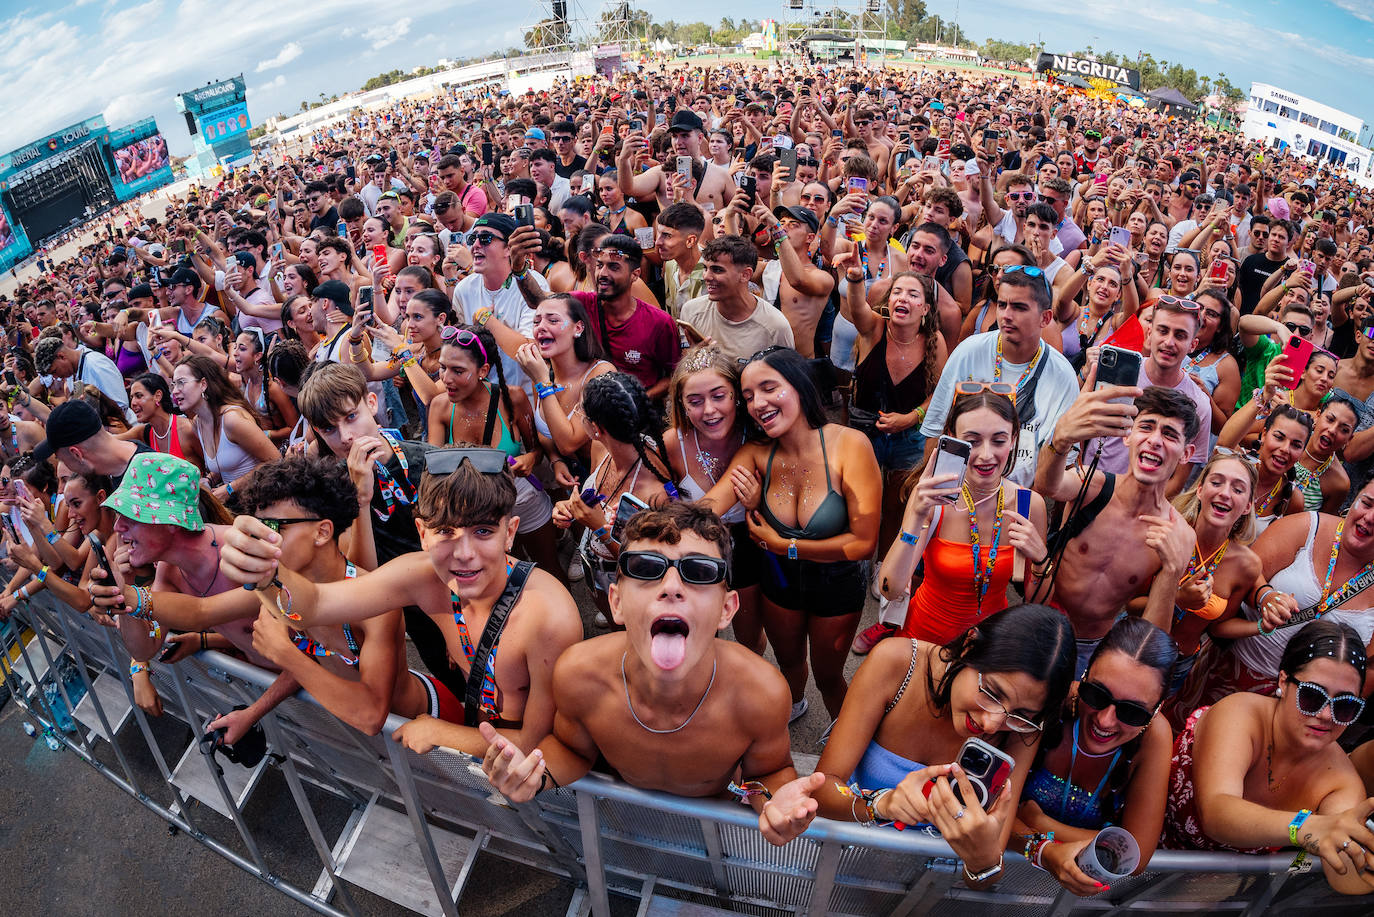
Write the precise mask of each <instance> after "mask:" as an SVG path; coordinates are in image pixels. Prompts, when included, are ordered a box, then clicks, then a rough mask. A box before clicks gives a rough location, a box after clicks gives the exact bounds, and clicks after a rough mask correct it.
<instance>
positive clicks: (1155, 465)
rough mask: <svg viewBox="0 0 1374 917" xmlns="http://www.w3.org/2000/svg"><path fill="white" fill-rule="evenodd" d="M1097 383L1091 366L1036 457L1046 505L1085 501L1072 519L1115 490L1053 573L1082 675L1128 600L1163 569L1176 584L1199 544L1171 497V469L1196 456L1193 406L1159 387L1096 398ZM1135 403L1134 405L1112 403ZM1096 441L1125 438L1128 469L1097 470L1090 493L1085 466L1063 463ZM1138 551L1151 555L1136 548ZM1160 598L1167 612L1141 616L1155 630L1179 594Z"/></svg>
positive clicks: (1108, 391)
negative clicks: (1120, 400) (1120, 471)
mask: <svg viewBox="0 0 1374 917" xmlns="http://www.w3.org/2000/svg"><path fill="white" fill-rule="evenodd" d="M1096 382H1097V365H1096V364H1093V366H1092V367H1091V368H1090V369H1089V371H1088V379H1087V382H1085V383H1084V386H1083V392H1082V394H1080V395H1079V396H1078V399H1077V400H1076V401H1074V403H1073V405H1072V406H1071V407H1070V408H1069V409H1068V410H1067V411H1065V412H1064V414H1063V416H1061V417H1060V418H1059V423H1058V424H1057V425H1056V426H1055V429H1054V434H1053V435H1052V436H1051V437H1050V440H1049V441H1048V442H1047V443H1045V445H1044V447H1043V448H1042V449H1041V450H1040V461H1039V466H1038V468H1037V471H1036V475H1035V489H1036V490H1037V491H1038V492H1039V493H1040V494H1041V495H1043V496H1044V497H1045V498H1046V499H1053V500H1057V501H1059V502H1061V503H1071V502H1072V501H1073V500H1074V498H1075V497H1076V496H1077V495H1078V494H1079V492H1080V490H1082V491H1083V498H1082V503H1081V504H1080V505H1079V506H1078V507H1076V508H1074V509H1073V511H1074V512H1076V513H1081V512H1083V511H1084V510H1085V509H1086V508H1088V507H1091V506H1092V505H1093V503H1094V501H1096V500H1097V499H1098V498H1099V496H1100V495H1102V493H1103V491H1104V489H1106V488H1111V489H1110V491H1109V493H1110V496H1109V498H1108V499H1107V501H1106V504H1105V505H1104V506H1102V507H1101V509H1100V511H1099V512H1098V513H1097V515H1096V517H1095V518H1093V519H1092V521H1091V522H1089V523H1088V524H1087V526H1086V527H1085V528H1083V530H1082V531H1080V532H1078V534H1077V535H1075V536H1074V537H1073V538H1072V539H1070V540H1069V543H1068V546H1067V547H1065V549H1064V551H1063V554H1062V556H1061V557H1060V559H1059V561H1058V564H1057V569H1055V570H1054V571H1053V579H1054V593H1053V596H1052V598H1051V600H1050V604H1051V605H1053V606H1055V607H1056V608H1059V609H1060V610H1061V611H1063V612H1064V613H1065V614H1067V615H1068V616H1069V621H1070V622H1071V623H1072V624H1073V632H1074V636H1075V637H1076V638H1077V640H1078V662H1077V668H1076V669H1075V674H1076V675H1081V674H1082V673H1083V671H1084V670H1085V669H1086V668H1087V665H1088V659H1089V658H1090V657H1091V656H1092V652H1093V650H1094V649H1096V648H1097V644H1098V643H1099V642H1101V640H1102V638H1103V637H1105V636H1106V635H1107V631H1109V630H1111V627H1112V624H1113V622H1115V621H1116V617H1117V615H1118V614H1119V613H1120V612H1121V611H1122V609H1123V608H1125V606H1126V602H1127V601H1128V600H1129V599H1131V598H1134V597H1136V596H1138V595H1143V594H1145V593H1147V592H1148V591H1149V590H1150V587H1151V584H1152V583H1153V581H1154V580H1155V579H1156V576H1155V574H1157V573H1161V569H1162V570H1163V575H1162V576H1161V577H1160V579H1161V582H1162V581H1163V580H1164V579H1167V576H1168V575H1169V573H1170V572H1171V571H1176V572H1173V577H1174V583H1177V580H1178V577H1179V576H1180V575H1181V574H1182V572H1183V570H1182V568H1183V567H1185V566H1186V565H1187V563H1188V560H1189V558H1191V557H1192V551H1193V548H1194V546H1195V545H1196V544H1197V535H1196V533H1195V532H1194V531H1193V528H1192V526H1190V525H1189V524H1188V522H1187V520H1185V519H1184V518H1183V516H1182V515H1180V514H1179V512H1178V510H1176V509H1174V508H1173V506H1171V505H1170V503H1169V498H1168V496H1167V490H1168V486H1169V479H1170V477H1172V476H1173V473H1174V471H1175V469H1177V468H1178V466H1179V464H1180V463H1182V462H1187V461H1188V460H1189V459H1190V458H1191V457H1192V451H1193V446H1192V440H1193V437H1195V436H1196V435H1197V431H1198V426H1199V421H1198V416H1197V411H1196V409H1195V408H1194V407H1193V402H1192V401H1191V400H1189V398H1188V396H1187V395H1185V394H1183V393H1182V392H1179V391H1176V390H1174V389H1168V388H1160V387H1158V386H1151V387H1150V388H1147V389H1140V388H1136V387H1133V386H1119V385H1112V386H1107V387H1105V388H1103V389H1102V390H1100V391H1093V387H1094V385H1095V384H1096ZM1132 396H1134V398H1135V400H1134V403H1124V404H1123V403H1115V402H1114V401H1113V400H1112V399H1117V398H1123V397H1124V398H1130V397H1132ZM1095 436H1104V437H1105V436H1124V437H1125V438H1126V447H1127V449H1128V450H1129V455H1130V459H1129V465H1128V467H1127V470H1126V473H1125V474H1122V475H1120V476H1119V477H1118V476H1116V475H1112V474H1108V473H1106V472H1101V471H1096V470H1094V471H1093V473H1092V476H1091V477H1090V478H1088V481H1087V486H1086V487H1084V484H1083V474H1084V472H1085V468H1076V469H1075V472H1074V473H1069V472H1068V471H1067V470H1066V469H1065V464H1064V463H1065V457H1066V456H1067V455H1068V454H1069V452H1071V451H1072V449H1073V447H1074V446H1075V445H1076V444H1079V443H1086V442H1087V441H1088V440H1090V439H1092V438H1093V437H1095ZM1085 461H1086V459H1085ZM1071 518H1072V517H1068V516H1066V517H1065V523H1066V524H1071ZM1140 545H1144V546H1148V547H1150V548H1151V549H1153V550H1152V551H1142V550H1138V549H1135V548H1137V546H1140ZM1180 558H1181V559H1180ZM1160 592H1161V593H1164V592H1167V595H1162V594H1161V596H1159V597H1158V598H1159V599H1162V600H1167V601H1168V603H1169V605H1170V609H1169V611H1168V612H1160V611H1159V610H1158V609H1157V608H1155V607H1154V604H1151V605H1148V606H1147V607H1146V610H1145V614H1144V617H1145V618H1146V619H1147V620H1150V621H1154V622H1155V623H1158V619H1160V618H1161V617H1162V616H1163V615H1171V614H1172V602H1173V598H1174V590H1164V589H1161V590H1160ZM1155 598H1156V597H1154V596H1152V600H1154V599H1155ZM1166 620H1167V619H1166ZM1161 626H1163V625H1161Z"/></svg>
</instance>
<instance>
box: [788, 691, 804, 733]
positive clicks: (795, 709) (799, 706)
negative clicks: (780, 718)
mask: <svg viewBox="0 0 1374 917" xmlns="http://www.w3.org/2000/svg"><path fill="white" fill-rule="evenodd" d="M808 706H809V705H808V704H807V703H806V698H804V697H803V698H802V699H801V700H799V701H797V702H796V703H795V704H793V705H792V715H791V716H789V717H788V718H787V725H789V726H790V725H792V724H793V723H795V722H796V721H797V720H799V719H801V718H802V717H804V716H806V708H807V707H808Z"/></svg>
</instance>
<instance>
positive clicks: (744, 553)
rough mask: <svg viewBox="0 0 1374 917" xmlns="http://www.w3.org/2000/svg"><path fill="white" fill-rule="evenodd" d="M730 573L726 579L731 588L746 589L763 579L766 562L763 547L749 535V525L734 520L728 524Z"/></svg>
mask: <svg viewBox="0 0 1374 917" xmlns="http://www.w3.org/2000/svg"><path fill="white" fill-rule="evenodd" d="M730 538H731V541H732V542H733V544H732V546H731V548H730V575H729V577H727V581H728V582H729V584H730V588H731V589H748V588H749V587H750V586H757V585H758V584H759V583H760V582H761V581H762V580H763V567H764V564H765V563H767V561H766V559H765V558H764V550H763V548H761V547H759V546H758V543H757V542H755V541H754V540H753V539H752V538H750V537H749V525H748V523H744V522H736V523H734V524H733V525H731V526H730Z"/></svg>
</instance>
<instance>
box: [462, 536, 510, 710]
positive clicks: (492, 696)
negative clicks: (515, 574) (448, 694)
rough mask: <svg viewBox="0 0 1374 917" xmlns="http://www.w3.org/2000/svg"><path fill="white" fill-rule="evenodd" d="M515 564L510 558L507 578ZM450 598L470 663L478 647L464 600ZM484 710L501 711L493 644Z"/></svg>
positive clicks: (486, 673)
mask: <svg viewBox="0 0 1374 917" xmlns="http://www.w3.org/2000/svg"><path fill="white" fill-rule="evenodd" d="M513 569H515V565H514V564H512V563H511V562H510V561H509V560H507V561H506V578H507V579H509V578H510V574H511V571H512V570H513ZM449 600H450V601H451V602H452V603H453V623H455V624H457V625H458V642H459V643H460V644H461V645H462V647H463V655H464V656H466V657H467V660H468V662H469V663H471V662H472V659H473V657H474V656H476V655H477V647H475V646H473V643H472V635H471V634H469V633H468V622H467V621H466V620H465V619H464V618H463V600H462V599H460V598H458V596H456V595H453V594H451V593H450V594H449ZM476 674H477V673H476V672H472V671H469V672H468V678H472V677H473V676H474V675H476ZM481 707H482V712H484V713H487V714H490V715H492V716H495V715H496V714H497V713H498V712H499V711H498V710H497V708H496V647H495V646H492V648H491V652H490V653H487V666H486V671H484V672H483V673H482V701H481Z"/></svg>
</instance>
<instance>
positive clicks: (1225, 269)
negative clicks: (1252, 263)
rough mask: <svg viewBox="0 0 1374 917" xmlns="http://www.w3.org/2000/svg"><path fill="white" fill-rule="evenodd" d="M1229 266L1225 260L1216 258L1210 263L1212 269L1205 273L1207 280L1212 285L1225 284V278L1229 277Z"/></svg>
mask: <svg viewBox="0 0 1374 917" xmlns="http://www.w3.org/2000/svg"><path fill="white" fill-rule="evenodd" d="M1230 272H1231V264H1230V262H1228V261H1227V260H1226V259H1225V258H1218V259H1217V260H1215V261H1213V262H1212V267H1211V269H1210V270H1208V271H1207V279H1208V280H1210V281H1212V282H1213V283H1219V284H1225V283H1226V278H1227V277H1228V276H1230Z"/></svg>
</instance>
